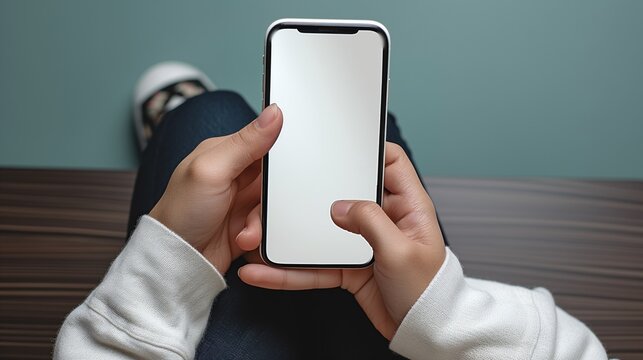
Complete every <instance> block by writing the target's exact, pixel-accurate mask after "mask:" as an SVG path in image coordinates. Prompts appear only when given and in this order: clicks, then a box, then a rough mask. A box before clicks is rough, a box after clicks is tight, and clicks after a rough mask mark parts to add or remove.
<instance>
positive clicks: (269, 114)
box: [256, 104, 277, 128]
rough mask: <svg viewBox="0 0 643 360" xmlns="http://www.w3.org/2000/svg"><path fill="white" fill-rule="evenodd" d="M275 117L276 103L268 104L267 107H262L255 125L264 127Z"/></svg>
mask: <svg viewBox="0 0 643 360" xmlns="http://www.w3.org/2000/svg"><path fill="white" fill-rule="evenodd" d="M275 118H277V104H270V106H268V107H267V108H265V109H263V111H262V112H261V114H260V115H259V117H258V118H257V120H256V124H257V127H259V128H265V127H267V126H268V125H270V123H271V122H273V121H274V120H275Z"/></svg>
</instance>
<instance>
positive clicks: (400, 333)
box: [390, 249, 607, 360]
mask: <svg viewBox="0 0 643 360" xmlns="http://www.w3.org/2000/svg"><path fill="white" fill-rule="evenodd" d="M390 347H391V349H392V350H393V351H395V352H397V353H399V354H401V355H404V356H406V357H408V358H411V359H432V360H441V359H464V360H466V359H547V360H549V359H556V360H563V359H574V360H581V359H591V360H595V359H607V355H606V353H605V350H604V349H603V346H602V345H601V343H600V341H599V340H598V339H597V338H596V336H595V335H594V334H593V333H592V332H591V331H590V330H589V329H588V328H587V327H586V326H585V325H584V324H583V323H581V322H580V321H578V320H577V319H575V318H573V317H572V316H570V315H569V314H567V313H566V312H564V311H563V310H561V309H559V308H557V307H556V305H555V304H554V300H553V297H552V296H551V294H550V293H549V292H548V291H547V290H545V289H542V288H538V289H535V290H529V289H525V288H522V287H518V286H510V285H505V284H501V283H497V282H493V281H485V280H477V279H470V278H465V277H464V275H463V272H462V267H461V266H460V262H459V261H458V259H457V258H456V256H455V255H454V254H453V253H452V252H451V250H450V249H447V256H446V259H445V261H444V264H443V265H442V267H441V268H440V270H439V272H438V274H437V275H436V276H435V278H434V279H433V281H432V282H431V283H430V284H429V286H428V287H427V288H426V290H425V291H424V293H423V294H422V295H421V296H420V298H419V299H418V301H417V302H416V303H415V304H414V305H413V307H412V308H411V310H410V311H409V313H408V314H407V315H406V317H405V318H404V320H403V321H402V323H401V324H400V327H399V329H398V330H397V333H396V334H395V336H394V337H393V340H392V341H391V344H390Z"/></svg>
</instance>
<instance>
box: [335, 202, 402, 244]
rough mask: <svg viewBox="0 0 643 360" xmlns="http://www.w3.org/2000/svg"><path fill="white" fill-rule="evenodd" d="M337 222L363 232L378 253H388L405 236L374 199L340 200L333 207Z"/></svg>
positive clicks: (346, 228)
mask: <svg viewBox="0 0 643 360" xmlns="http://www.w3.org/2000/svg"><path fill="white" fill-rule="evenodd" d="M331 216H332V218H333V221H334V222H335V224H337V225H338V226H339V227H341V228H342V229H344V230H348V231H350V232H353V233H356V234H361V235H362V236H363V237H364V239H366V241H368V243H369V244H370V245H371V246H372V247H373V250H374V251H375V252H376V254H377V253H380V254H382V253H388V252H389V251H393V250H395V246H399V241H396V240H397V239H400V238H404V236H403V235H402V233H401V232H400V230H399V229H398V228H397V226H395V224H394V223H393V222H392V221H391V219H389V217H388V216H387V215H386V213H384V210H382V208H381V207H380V206H379V205H377V204H376V203H374V202H372V201H356V200H339V201H335V202H334V203H333V205H332V208H331Z"/></svg>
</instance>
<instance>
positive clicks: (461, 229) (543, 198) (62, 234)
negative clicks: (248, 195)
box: [0, 169, 643, 359]
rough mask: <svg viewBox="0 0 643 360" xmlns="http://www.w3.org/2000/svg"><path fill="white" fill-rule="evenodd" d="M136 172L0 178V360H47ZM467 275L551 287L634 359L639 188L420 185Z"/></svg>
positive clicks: (641, 306)
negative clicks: (424, 187)
mask: <svg viewBox="0 0 643 360" xmlns="http://www.w3.org/2000/svg"><path fill="white" fill-rule="evenodd" d="M133 181H134V174H133V173H128V172H100V171H69V170H66V171H61V170H11V169H4V170H3V169H0V358H2V359H5V358H6V359H36V358H38V359H44V358H49V357H50V354H51V349H52V347H53V341H54V338H55V335H56V332H57V330H58V328H59V326H60V324H61V323H62V320H63V319H64V316H65V315H66V314H67V313H68V312H69V311H71V309H73V308H74V307H75V306H76V305H77V304H78V303H80V302H81V301H82V299H83V298H84V297H85V296H86V295H87V294H88V292H89V291H91V289H92V288H93V287H94V286H95V285H96V284H97V283H98V282H99V281H100V279H101V277H102V275H103V274H104V272H105V270H106V269H107V267H108V266H109V263H110V262H111V260H112V259H113V258H114V257H115V256H116V254H117V253H118V252H119V250H120V249H121V247H122V245H123V241H124V240H123V237H124V236H125V227H126V221H127V212H128V210H129V200H130V196H131V188H132V185H133ZM428 182H429V184H430V188H431V195H432V197H433V199H434V201H435V202H436V204H437V207H438V210H439V212H440V214H441V217H442V220H443V222H444V225H445V229H446V232H447V234H448V237H449V240H450V242H451V244H452V248H453V249H454V251H455V253H456V254H457V255H458V256H459V257H460V259H461V261H462V263H463V265H464V268H465V273H467V275H469V276H475V277H481V278H487V279H495V280H499V281H503V282H509V283H513V284H518V285H524V286H529V287H534V286H544V287H546V288H548V289H549V290H551V291H552V292H553V293H554V296H555V297H556V301H557V303H558V304H559V305H560V306H561V307H563V308H564V309H566V310H567V311H568V312H570V313H572V314H573V315H574V316H576V317H578V318H580V319H581V320H583V321H584V322H586V323H587V324H588V325H589V326H590V327H591V328H592V329H593V330H594V332H595V333H596V334H597V335H598V336H599V338H600V339H601V340H602V341H603V343H604V345H605V346H606V347H607V349H608V351H609V352H610V355H611V356H614V357H619V358H621V359H643V182H606V181H571V180H547V179H534V180H526V179H521V180H480V179H475V180H467V179H446V178H438V179H430V180H429V181H428Z"/></svg>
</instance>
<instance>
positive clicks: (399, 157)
mask: <svg viewBox="0 0 643 360" xmlns="http://www.w3.org/2000/svg"><path fill="white" fill-rule="evenodd" d="M385 163H386V168H385V169H384V187H385V188H386V190H388V191H389V192H391V193H392V194H403V195H409V196H417V195H423V196H426V191H425V190H424V187H423V186H422V182H421V181H420V178H419V177H418V174H417V172H416V171H415V168H414V167H413V163H412V162H411V160H410V159H409V158H408V156H407V155H406V153H405V152H404V149H402V147H401V146H399V145H397V144H395V143H392V142H387V143H386V159H385Z"/></svg>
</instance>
